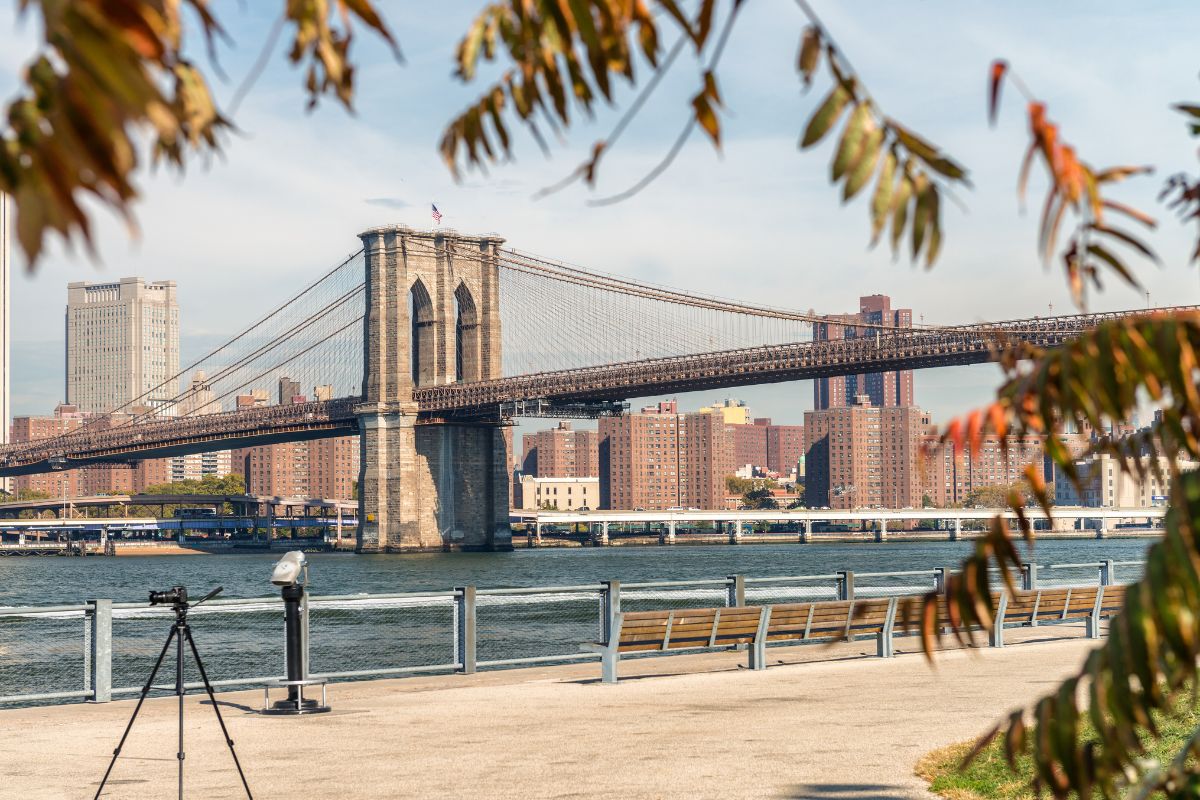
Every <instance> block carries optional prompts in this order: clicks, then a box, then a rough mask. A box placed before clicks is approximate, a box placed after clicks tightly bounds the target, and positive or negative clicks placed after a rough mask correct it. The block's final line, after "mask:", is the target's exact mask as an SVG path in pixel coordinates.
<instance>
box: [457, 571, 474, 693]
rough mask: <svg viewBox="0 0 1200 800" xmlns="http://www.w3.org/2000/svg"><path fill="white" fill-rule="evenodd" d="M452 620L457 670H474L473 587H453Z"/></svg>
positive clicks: (465, 672) (463, 671)
mask: <svg viewBox="0 0 1200 800" xmlns="http://www.w3.org/2000/svg"><path fill="white" fill-rule="evenodd" d="M454 620H455V623H456V625H455V627H456V628H457V629H458V639H457V641H455V643H454V660H455V662H457V663H458V664H459V668H458V671H459V672H461V673H463V674H465V675H472V674H474V672H475V587H474V586H456V587H455V589H454Z"/></svg>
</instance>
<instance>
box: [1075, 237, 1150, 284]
mask: <svg viewBox="0 0 1200 800" xmlns="http://www.w3.org/2000/svg"><path fill="white" fill-rule="evenodd" d="M1087 251H1088V252H1089V253H1091V254H1092V255H1094V256H1095V257H1096V258H1098V259H1100V260H1101V261H1103V262H1104V263H1106V264H1108V265H1109V266H1110V267H1112V269H1113V271H1114V272H1116V273H1117V274H1118V275H1120V276H1121V278H1122V279H1123V280H1124V281H1125V282H1126V283H1128V284H1129V285H1130V286H1132V287H1133V288H1134V289H1140V288H1142V287H1141V284H1139V283H1138V280H1137V278H1135V277H1134V276H1133V274H1132V273H1131V272H1130V271H1129V270H1128V269H1126V268H1125V265H1124V264H1122V263H1121V260H1120V259H1118V258H1117V257H1116V256H1115V255H1113V254H1112V252H1110V251H1109V250H1107V249H1105V248H1104V247H1102V246H1101V245H1098V244H1095V243H1093V244H1089V245H1088V247H1087Z"/></svg>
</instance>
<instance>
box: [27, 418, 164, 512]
mask: <svg viewBox="0 0 1200 800" xmlns="http://www.w3.org/2000/svg"><path fill="white" fill-rule="evenodd" d="M89 417H90V415H89V414H86V413H83V412H80V411H79V410H78V409H77V408H76V407H75V406H70V405H59V406H58V407H57V408H55V409H54V414H53V415H51V416H44V417H42V416H39V417H14V418H13V421H12V429H11V436H10V441H12V442H14V443H19V442H29V441H33V440H34V439H44V438H47V437H51V436H59V435H61V434H64V433H70V432H71V431H75V430H78V429H79V428H81V427H82V426H83V425H84V424H89V425H90V426H91V427H92V429H93V430H97V431H99V430H104V429H107V428H110V427H113V426H119V425H121V424H124V423H125V422H127V421H128V420H129V415H127V414H114V415H112V416H110V417H106V418H103V419H97V420H95V421H92V422H90V423H89V422H88V418H89ZM169 474H170V470H169V467H168V461H167V459H163V458H155V459H149V460H146V461H138V462H136V463H134V464H133V465H128V464H93V465H91V466H87V467H81V468H79V469H72V470H66V471H64V472H47V473H43V474H40V475H21V476H18V477H17V478H16V479H15V480H14V482H13V489H14V491H15V492H16V493H17V494H18V495H20V494H22V493H30V492H43V493H45V494H47V495H49V496H50V497H62V496H63V495H64V490H65V494H66V496H67V497H89V496H92V495H98V494H133V493H137V492H142V491H145V489H146V487H147V486H153V485H155V484H159V483H166V482H167V481H168V480H170V478H169Z"/></svg>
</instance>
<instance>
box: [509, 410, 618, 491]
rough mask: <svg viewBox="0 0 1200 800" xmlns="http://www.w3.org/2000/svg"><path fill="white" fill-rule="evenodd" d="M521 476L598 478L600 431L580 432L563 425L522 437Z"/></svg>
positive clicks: (566, 424) (568, 425) (567, 423)
mask: <svg viewBox="0 0 1200 800" xmlns="http://www.w3.org/2000/svg"><path fill="white" fill-rule="evenodd" d="M521 446H522V455H521V472H523V473H524V474H526V475H532V476H533V477H535V478H595V477H598V476H599V475H600V463H599V451H598V447H599V437H598V434H597V432H596V431H577V430H573V429H572V428H571V423H569V422H560V423H558V427H556V428H551V429H549V430H544V431H538V432H536V433H527V434H525V435H524V436H523V437H521Z"/></svg>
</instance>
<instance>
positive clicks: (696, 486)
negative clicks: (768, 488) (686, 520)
mask: <svg viewBox="0 0 1200 800" xmlns="http://www.w3.org/2000/svg"><path fill="white" fill-rule="evenodd" d="M731 427H735V426H728V425H726V424H725V421H724V418H723V417H722V415H720V414H712V413H703V412H693V413H688V414H680V413H679V406H678V403H676V402H675V401H673V400H672V401H665V402H661V403H659V404H657V405H655V406H648V407H646V408H643V409H642V411H641V413H638V414H626V415H623V416H619V417H604V418H602V419H601V420H600V425H599V436H600V445H599V454H600V455H599V465H600V507H601V508H620V509H633V508H645V509H648V510H650V509H666V508H692V507H695V508H703V509H719V508H721V507H722V506H723V503H724V497H725V477H726V476H727V475H731V474H733V471H734V470H735V469H736V467H735V464H734V452H733V441H732V438H733V437H732V435H731V434H730V432H729V429H730V428H731Z"/></svg>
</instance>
